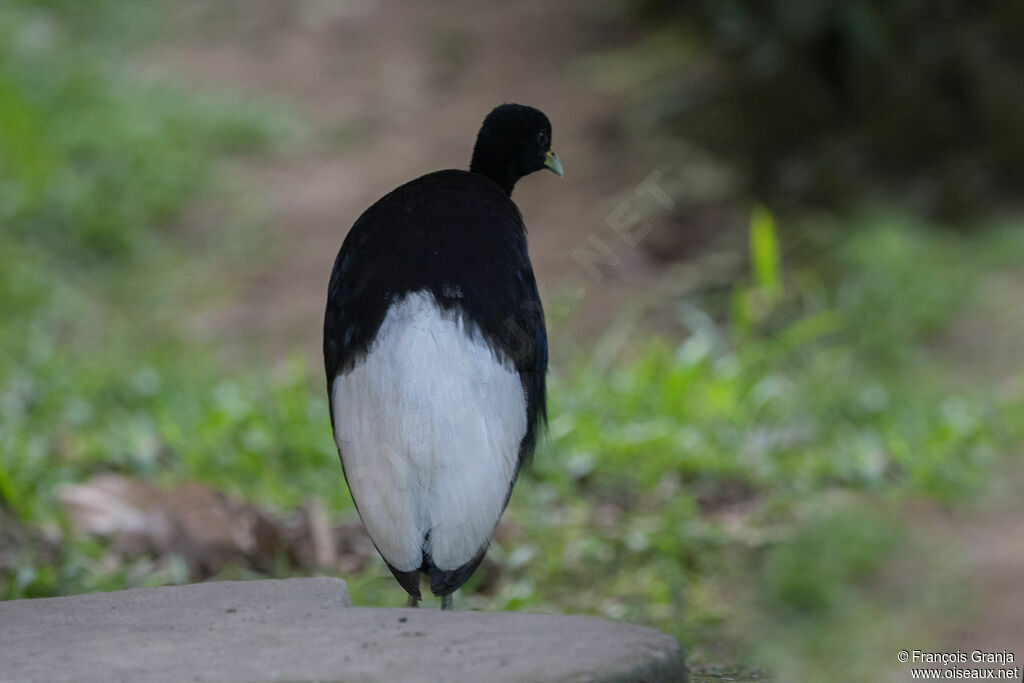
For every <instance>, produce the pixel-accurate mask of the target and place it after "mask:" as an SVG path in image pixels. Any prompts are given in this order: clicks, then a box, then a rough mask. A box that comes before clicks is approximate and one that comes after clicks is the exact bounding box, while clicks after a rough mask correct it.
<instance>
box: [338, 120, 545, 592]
mask: <svg viewBox="0 0 1024 683" xmlns="http://www.w3.org/2000/svg"><path fill="white" fill-rule="evenodd" d="M543 168H548V169H550V170H552V171H554V172H555V173H557V174H558V175H562V165H561V163H560V162H559V160H558V156H557V155H556V154H555V153H554V152H553V151H552V150H551V124H550V123H549V121H548V118H547V117H546V116H545V115H544V114H543V113H542V112H540V111H538V110H537V109H534V108H532V107H526V106H522V105H518V104H504V105H501V106H499V107H497V108H495V109H494V110H493V111H491V113H490V114H488V115H487V118H486V119H485V120H484V123H483V126H482V127H481V128H480V132H479V134H478V136H477V140H476V146H475V147H474V149H473V157H472V161H471V163H470V167H469V171H461V170H445V171H437V172H435V173H430V174H428V175H425V176H422V177H420V178H417V179H416V180H413V181H411V182H409V183H406V184H405V185H402V186H401V187H399V188H397V189H396V190H394V191H392V192H391V193H389V194H387V195H385V196H384V197H383V198H381V199H380V200H378V201H377V203H375V204H374V205H373V206H371V207H370V208H369V209H367V210H366V211H365V212H364V213H363V214H362V215H361V216H360V217H359V219H358V220H357V221H356V222H355V225H353V226H352V230H351V231H350V232H349V234H348V236H347V237H346V238H345V241H344V243H343V244H342V246H341V250H340V251H339V252H338V256H337V259H336V260H335V262H334V270H333V271H332V272H331V282H330V288H329V290H328V295H327V311H326V314H325V316H324V361H325V365H326V370H327V393H328V397H329V400H330V409H331V424H332V427H333V429H334V439H335V443H336V444H337V446H338V452H339V454H340V456H341V463H342V468H343V471H344V474H345V478H346V480H347V482H348V486H349V490H350V491H351V493H352V499H353V501H354V502H355V504H356V509H357V510H358V511H359V516H360V517H361V518H362V520H363V524H364V525H365V526H366V530H367V532H369V535H370V538H371V539H372V540H373V542H374V544H375V545H376V547H377V550H378V551H379V552H380V554H381V556H382V557H383V558H384V561H385V562H386V563H387V565H388V567H389V568H390V569H391V573H392V574H394V576H395V578H396V579H397V580H398V583H399V584H401V586H402V588H404V589H405V590H406V592H407V593H408V594H409V602H408V604H409V605H410V606H416V605H417V604H418V602H419V600H420V575H421V574H425V575H426V576H427V578H428V579H429V581H430V589H431V592H433V593H434V595H437V596H440V597H441V608H442V609H451V604H452V597H451V596H452V593H453V592H454V591H455V590H456V589H458V588H459V587H460V586H461V585H462V584H464V583H465V582H466V580H467V579H468V578H469V577H470V575H471V574H472V573H473V572H474V571H475V570H476V568H477V566H479V564H480V562H481V560H483V557H484V554H485V553H486V552H487V548H488V546H489V544H490V541H491V536H492V535H493V533H494V530H495V527H496V526H497V524H498V519H499V518H500V517H501V514H502V512H504V510H505V506H506V505H507V503H508V499H509V496H510V495H511V493H512V486H513V484H514V483H515V481H516V477H517V476H518V474H519V469H520V467H521V466H522V465H523V463H524V462H525V461H526V460H527V459H529V457H530V456H531V455H532V453H533V450H534V446H535V444H536V441H537V432H538V428H539V426H540V423H541V422H542V421H544V420H545V419H546V412H545V386H544V376H545V373H546V371H547V361H548V351H547V333H546V331H545V327H544V311H543V309H542V308H541V302H540V297H539V296H538V294H537V284H536V281H535V280H534V275H533V268H532V267H531V265H530V258H529V254H528V252H527V247H526V229H525V227H524V225H523V219H522V216H521V215H520V213H519V209H518V208H517V207H516V205H515V204H514V203H513V201H512V199H511V194H512V188H513V187H514V186H515V184H516V182H517V181H518V180H519V179H520V178H522V177H523V176H525V175H527V174H529V173H533V172H534V171H538V170H541V169H543Z"/></svg>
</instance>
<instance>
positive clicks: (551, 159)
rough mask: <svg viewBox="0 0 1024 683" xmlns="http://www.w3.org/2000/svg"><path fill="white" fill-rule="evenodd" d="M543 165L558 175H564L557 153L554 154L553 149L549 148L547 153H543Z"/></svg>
mask: <svg viewBox="0 0 1024 683" xmlns="http://www.w3.org/2000/svg"><path fill="white" fill-rule="evenodd" d="M544 165H545V166H547V167H548V168H550V169H551V170H552V171H554V172H555V173H557V174H558V175H560V176H564V175H565V170H564V169H563V168H562V162H561V161H559V160H558V155H557V154H555V152H554V150H551V149H549V150H548V152H547V154H545V155H544Z"/></svg>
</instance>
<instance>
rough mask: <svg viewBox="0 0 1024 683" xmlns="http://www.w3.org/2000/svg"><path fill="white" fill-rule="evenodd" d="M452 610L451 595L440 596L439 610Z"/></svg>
mask: <svg viewBox="0 0 1024 683" xmlns="http://www.w3.org/2000/svg"><path fill="white" fill-rule="evenodd" d="M451 608H452V594H451V593H449V594H448V595H442V596H441V609H444V610H449V609H451Z"/></svg>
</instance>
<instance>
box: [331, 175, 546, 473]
mask: <svg viewBox="0 0 1024 683" xmlns="http://www.w3.org/2000/svg"><path fill="white" fill-rule="evenodd" d="M423 290H426V291H429V292H431V293H432V294H433V295H434V298H435V299H436V300H437V303H438V305H439V307H440V308H441V309H442V310H443V311H445V312H446V313H448V314H450V315H452V316H457V317H461V318H462V320H463V322H464V323H466V326H467V329H470V330H473V331H474V332H475V333H479V334H480V335H481V336H482V338H483V339H484V340H485V341H486V342H487V344H488V345H489V346H490V347H491V349H492V351H493V352H494V354H495V357H496V358H497V359H498V360H500V361H502V362H508V363H511V364H512V365H513V366H514V367H515V369H516V371H517V372H518V374H519V377H520V379H521V380H522V383H523V389H524V391H525V394H526V403H527V432H526V436H525V437H524V438H523V441H522V444H521V447H520V454H519V458H520V464H522V462H523V461H524V460H525V459H528V458H529V457H530V455H531V454H532V452H533V449H534V446H535V444H536V438H537V428H538V423H539V422H541V421H542V420H544V419H545V417H546V407H545V373H546V371H547V362H548V354H547V333H546V331H545V327H544V311H543V308H542V306H541V301H540V296H539V295H538V293H537V284H536V281H535V279H534V275H533V269H532V267H531V266H530V260H529V256H528V254H527V246H526V230H525V228H524V226H523V221H522V217H521V215H520V213H519V209H518V208H517V207H516V205H515V204H514V203H513V202H512V200H511V199H510V198H509V196H508V195H507V194H506V193H505V192H504V191H503V190H502V189H501V187H499V186H498V185H497V184H496V183H495V182H494V181H492V180H491V179H489V178H487V177H485V176H483V175H480V174H478V173H473V172H469V171H458V170H448V171H438V172H436V173H431V174H429V175H425V176H422V177H420V178H417V179H416V180H413V181H411V182H409V183H406V184H405V185H402V186H401V187H399V188H397V189H396V190H394V191H392V192H391V193H389V194H387V195H385V196H384V197H383V198H381V199H380V200H379V201H378V202H377V203H376V204H374V205H373V206H371V207H370V208H369V209H367V210H366V212H364V213H363V215H362V216H360V217H359V219H358V220H357V221H356V223H355V225H354V226H353V227H352V230H351V231H350V232H349V234H348V236H347V237H346V239H345V241H344V243H343V244H342V247H341V250H340V251H339V253H338V256H337V258H336V259H335V262H334V269H333V271H332V273H331V282H330V288H329V291H328V304H327V311H326V315H325V317H324V360H325V366H326V371H327V384H328V393H330V385H331V382H333V381H334V378H335V377H336V376H337V375H338V374H339V373H342V372H345V371H347V370H349V369H350V368H351V367H352V366H353V365H354V364H355V363H357V362H358V361H359V360H361V359H362V358H363V357H364V356H365V354H366V353H367V352H368V351H369V349H370V347H371V346H372V344H373V340H374V339H375V338H376V335H377V331H378V329H379V328H380V325H381V323H382V322H383V321H384V316H385V315H386V314H387V311H388V308H390V306H391V305H392V303H394V302H396V301H398V300H399V299H401V298H402V297H403V296H404V295H406V294H409V293H411V292H417V291H423ZM453 409H456V410H457V409H458V407H457V406H453ZM331 412H332V415H333V406H332V411H331Z"/></svg>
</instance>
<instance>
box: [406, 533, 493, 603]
mask: <svg viewBox="0 0 1024 683" xmlns="http://www.w3.org/2000/svg"><path fill="white" fill-rule="evenodd" d="M489 545H490V544H489V543H485V544H484V546H483V547H482V548H480V551H479V552H477V554H476V555H475V556H474V557H473V559H472V560H470V561H469V562H467V563H466V564H464V565H462V566H461V567H456V568H455V569H448V570H445V569H438V568H437V567H435V566H434V563H433V561H432V560H431V559H430V556H429V555H428V556H427V557H426V558H425V560H424V562H423V571H424V573H426V575H427V576H428V577H430V592H431V593H433V594H434V595H436V596H438V597H443V596H445V595H451V594H452V593H454V592H455V591H457V590H458V589H459V588H460V587H461V586H462V584H464V583H466V581H468V580H469V577H470V576H472V575H473V572H475V571H476V568H477V567H479V566H480V563H481V562H483V559H484V555H486V554H487V548H488V546H489Z"/></svg>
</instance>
